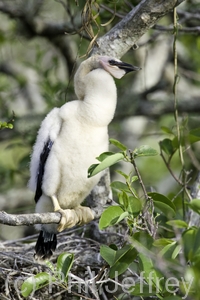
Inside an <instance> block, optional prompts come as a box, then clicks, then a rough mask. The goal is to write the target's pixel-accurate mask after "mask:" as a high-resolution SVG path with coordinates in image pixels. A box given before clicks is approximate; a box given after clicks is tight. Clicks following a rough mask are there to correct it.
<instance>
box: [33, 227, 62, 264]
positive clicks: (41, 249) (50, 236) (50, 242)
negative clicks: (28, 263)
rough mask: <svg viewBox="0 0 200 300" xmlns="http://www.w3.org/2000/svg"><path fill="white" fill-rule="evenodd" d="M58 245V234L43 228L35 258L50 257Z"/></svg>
mask: <svg viewBox="0 0 200 300" xmlns="http://www.w3.org/2000/svg"><path fill="white" fill-rule="evenodd" d="M56 246H57V238H56V234H55V233H50V232H46V231H43V230H41V231H40V234H39V236H38V240H37V243H36V245H35V255H34V257H35V259H42V260H45V259H49V258H50V257H51V256H52V254H53V251H55V250H56Z"/></svg>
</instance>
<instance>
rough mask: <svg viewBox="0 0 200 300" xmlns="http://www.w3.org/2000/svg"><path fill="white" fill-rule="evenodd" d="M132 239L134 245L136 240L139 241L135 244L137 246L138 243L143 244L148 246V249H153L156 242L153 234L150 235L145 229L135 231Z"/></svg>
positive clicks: (143, 246) (144, 246)
mask: <svg viewBox="0 0 200 300" xmlns="http://www.w3.org/2000/svg"><path fill="white" fill-rule="evenodd" d="M132 241H133V245H134V241H137V242H138V243H136V244H135V247H137V244H138V245H141V246H142V248H147V249H148V250H150V249H151V247H152V244H153V242H154V240H153V238H152V236H150V235H149V234H148V233H147V232H144V231H138V232H136V233H134V235H133V238H132Z"/></svg>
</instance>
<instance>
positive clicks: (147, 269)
mask: <svg viewBox="0 0 200 300" xmlns="http://www.w3.org/2000/svg"><path fill="white" fill-rule="evenodd" d="M138 259H139V268H140V270H141V271H142V272H143V273H142V274H143V276H144V278H145V279H146V281H147V283H148V282H149V277H151V278H152V282H151V283H152V284H153V286H154V287H157V289H158V291H159V290H161V289H162V287H161V283H160V281H159V273H158V272H157V271H156V270H155V269H154V265H153V262H152V260H151V258H150V257H148V256H147V255H145V254H143V253H139V255H138Z"/></svg>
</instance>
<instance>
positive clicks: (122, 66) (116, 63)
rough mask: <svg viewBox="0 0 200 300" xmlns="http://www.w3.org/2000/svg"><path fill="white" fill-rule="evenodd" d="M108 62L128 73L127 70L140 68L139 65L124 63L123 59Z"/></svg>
mask: <svg viewBox="0 0 200 300" xmlns="http://www.w3.org/2000/svg"><path fill="white" fill-rule="evenodd" d="M109 64H110V65H111V66H116V67H118V68H119V69H121V70H124V71H125V73H126V74H127V73H129V72H132V71H139V70H141V68H140V67H136V66H132V65H130V64H127V63H125V62H123V61H116V60H110V61H109Z"/></svg>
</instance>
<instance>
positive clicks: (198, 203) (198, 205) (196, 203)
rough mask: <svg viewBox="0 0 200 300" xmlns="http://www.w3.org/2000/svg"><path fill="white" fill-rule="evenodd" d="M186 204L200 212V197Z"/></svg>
mask: <svg viewBox="0 0 200 300" xmlns="http://www.w3.org/2000/svg"><path fill="white" fill-rule="evenodd" d="M186 204H187V205H188V206H189V207H190V208H191V209H192V210H193V211H195V212H196V213H198V214H200V199H193V200H192V201H191V202H190V203H188V202H186Z"/></svg>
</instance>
